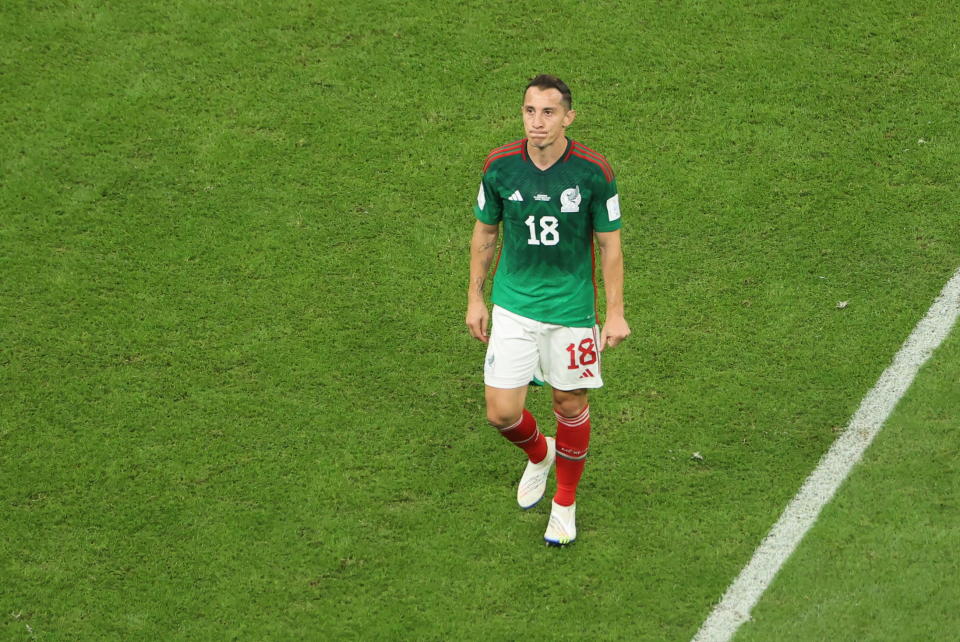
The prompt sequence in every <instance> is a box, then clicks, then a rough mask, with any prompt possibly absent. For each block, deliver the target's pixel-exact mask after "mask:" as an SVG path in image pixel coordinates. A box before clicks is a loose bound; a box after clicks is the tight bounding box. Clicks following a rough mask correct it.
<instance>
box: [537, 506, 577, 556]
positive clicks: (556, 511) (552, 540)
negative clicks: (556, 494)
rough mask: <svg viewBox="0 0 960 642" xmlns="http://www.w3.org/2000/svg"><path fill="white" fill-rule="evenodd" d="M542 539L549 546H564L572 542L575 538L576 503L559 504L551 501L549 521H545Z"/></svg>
mask: <svg viewBox="0 0 960 642" xmlns="http://www.w3.org/2000/svg"><path fill="white" fill-rule="evenodd" d="M543 539H544V540H546V542H547V544H548V545H550V546H566V545H567V544H573V543H574V541H576V539H577V505H576V503H573V504H570V505H569V506H561V505H560V504H558V503H557V502H553V508H552V509H551V511H550V521H549V522H548V523H547V532H546V533H544V534H543Z"/></svg>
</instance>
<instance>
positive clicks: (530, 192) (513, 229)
mask: <svg viewBox="0 0 960 642" xmlns="http://www.w3.org/2000/svg"><path fill="white" fill-rule="evenodd" d="M473 209H474V214H475V215H476V217H477V219H479V220H480V221H482V222H483V223H487V224H488V225H497V224H499V223H501V222H502V223H503V245H502V247H501V249H500V257H499V258H498V260H497V266H496V268H495V270H494V279H493V302H494V303H495V304H496V305H499V306H500V307H502V308H505V309H507V310H509V311H511V312H513V313H514V314H519V315H521V316H524V317H527V318H529V319H533V320H535V321H540V322H543V323H553V324H557V325H564V326H569V327H579V328H586V327H592V326H593V325H595V324H596V322H597V313H596V301H597V298H596V297H597V285H596V280H595V277H594V266H595V262H594V249H593V234H594V232H613V231H615V230H618V229H620V203H619V200H618V196H617V183H616V181H615V180H614V176H613V170H612V169H611V168H610V165H609V164H608V163H607V160H606V159H605V158H604V157H603V156H601V155H600V154H598V153H597V152H595V151H593V150H591V149H590V148H588V147H586V146H584V145H581V144H580V143H578V142H576V141H572V140H569V139H568V140H567V148H566V150H565V151H564V153H563V155H562V156H561V157H560V160H558V161H557V162H556V163H554V164H553V165H551V166H550V167H549V168H547V169H545V170H541V169H539V168H537V166H536V165H534V164H533V163H532V162H531V161H530V157H529V156H528V155H527V141H526V139H523V140H518V141H516V142H513V143H510V144H509V145H504V146H503V147H499V148H497V149H495V150H493V151H492V152H490V154H489V155H488V156H487V162H486V165H485V166H484V168H483V179H482V181H481V183H480V192H479V193H478V194H477V203H476V205H474V208H473Z"/></svg>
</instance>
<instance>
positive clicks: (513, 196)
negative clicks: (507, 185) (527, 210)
mask: <svg viewBox="0 0 960 642" xmlns="http://www.w3.org/2000/svg"><path fill="white" fill-rule="evenodd" d="M507 200H508V201H522V200H523V196H521V195H520V190H517V191H515V192H514V193H513V194H511V195H510V198H508V199H507Z"/></svg>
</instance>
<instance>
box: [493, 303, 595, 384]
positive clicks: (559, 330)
mask: <svg viewBox="0 0 960 642" xmlns="http://www.w3.org/2000/svg"><path fill="white" fill-rule="evenodd" d="M533 379H542V380H543V381H546V382H547V383H548V384H550V386H551V387H553V388H555V389H557V390H578V389H580V388H599V387H601V386H602V385H603V379H601V378H600V333H599V330H598V328H597V326H593V327H592V328H569V327H567V326H562V325H553V324H550V323H541V322H540V321H534V320H533V319H528V318H526V317H522V316H520V315H519V314H514V313H513V312H510V311H508V310H504V309H503V308H501V307H500V306H498V305H495V306H493V329H492V330H491V332H490V343H488V344H487V358H486V361H485V362H484V368H483V381H484V383H485V384H487V385H488V386H490V387H492V388H520V387H522V386H526V385H527V384H529V383H530V382H531V381H532V380H533Z"/></svg>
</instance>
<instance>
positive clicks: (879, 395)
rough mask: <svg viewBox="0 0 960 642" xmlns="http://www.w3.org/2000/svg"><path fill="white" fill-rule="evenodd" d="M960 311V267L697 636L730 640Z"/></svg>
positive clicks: (951, 326)
mask: <svg viewBox="0 0 960 642" xmlns="http://www.w3.org/2000/svg"><path fill="white" fill-rule="evenodd" d="M958 315H960V269H958V270H957V272H955V273H954V275H953V277H952V278H951V279H950V280H949V281H948V282H947V284H946V285H945V286H944V288H943V290H942V291H941V293H940V296H938V297H937V298H936V300H935V301H934V303H933V305H931V306H930V310H929V311H928V312H927V314H926V316H925V317H924V318H923V319H921V320H920V322H919V323H918V324H917V327H916V328H915V329H914V331H913V332H912V333H911V334H910V336H909V337H908V338H907V340H906V342H904V345H903V347H902V348H901V349H900V351H899V352H898V353H897V354H896V356H895V357H894V359H893V364H892V365H891V366H890V367H889V368H887V370H885V371H884V373H883V374H882V375H881V376H880V379H879V381H877V384H876V385H875V386H874V387H873V388H872V389H871V390H870V392H868V393H867V395H866V396H865V397H864V399H863V402H862V403H861V404H860V408H859V409H858V410H857V412H856V414H855V415H854V416H853V418H852V419H851V421H850V424H849V425H848V426H847V429H846V430H845V431H844V432H843V434H842V435H840V437H839V438H838V439H837V441H836V443H835V444H834V445H833V446H832V447H831V448H830V450H829V451H828V452H827V454H826V455H825V456H824V458H823V459H822V460H821V461H820V463H819V464H818V465H817V468H816V469H815V470H814V471H813V473H812V474H811V475H810V477H808V478H807V480H806V482H804V484H803V487H802V488H801V489H800V491H799V492H798V493H797V495H796V496H795V497H794V498H793V500H791V502H790V504H789V505H788V506H787V508H786V510H784V512H783V514H782V515H781V516H780V519H779V520H778V521H777V523H776V524H774V526H773V528H772V529H771V531H770V533H769V534H768V535H767V537H766V538H765V539H764V541H763V543H762V544H761V545H760V547H759V548H758V549H757V551H756V552H755V553H754V555H753V558H752V559H751V560H750V562H749V563H748V564H747V566H746V567H745V568H744V570H743V571H742V572H741V573H740V575H739V576H738V577H737V579H736V580H734V582H733V584H732V585H731V586H730V588H729V589H728V590H727V592H726V593H725V594H724V596H723V599H722V600H721V601H720V604H718V605H717V606H716V608H714V610H713V612H712V613H711V614H710V616H709V617H708V618H707V620H706V622H704V624H703V626H702V627H701V628H700V630H699V631H698V632H697V635H696V636H695V637H694V639H695V640H697V641H702V642H706V641H719V640H728V639H730V638H731V637H732V636H733V634H734V633H735V632H736V630H737V629H738V628H739V627H740V626H741V625H742V624H743V623H744V622H746V621H747V620H749V618H750V611H751V609H753V606H754V605H755V604H756V603H757V601H758V600H759V599H760V596H761V595H763V592H764V591H765V590H766V589H767V587H768V586H769V585H770V582H772V581H773V578H774V577H775V576H776V574H777V572H778V571H779V570H780V567H781V566H782V565H783V564H784V562H785V561H786V560H787V558H789V557H790V555H791V554H792V553H793V551H794V550H795V549H796V547H797V545H798V544H799V543H800V541H801V540H802V539H803V537H804V535H805V534H806V533H807V531H808V530H810V528H811V527H812V526H813V524H814V523H815V522H816V520H817V517H818V515H819V514H820V511H821V510H822V509H823V507H824V506H825V505H826V504H827V503H828V502H829V501H830V499H831V498H832V497H833V495H834V494H835V493H836V491H837V489H838V488H839V487H840V485H841V484H842V483H843V481H844V479H846V477H847V475H849V473H850V471H851V470H852V469H853V467H854V466H855V465H856V463H857V462H858V461H860V458H861V457H862V456H863V453H864V452H865V451H866V449H867V448H868V447H869V446H870V444H871V443H872V441H873V439H874V438H875V437H876V436H877V434H879V432H880V430H881V429H882V428H883V425H884V422H886V420H887V418H888V417H889V416H890V413H892V412H893V410H894V408H895V407H896V405H897V403H898V402H899V400H900V398H901V397H902V396H903V395H904V394H905V393H906V391H907V390H908V389H909V388H910V385H911V384H912V383H913V380H914V377H916V374H917V372H918V371H919V370H920V368H921V367H922V366H923V364H924V363H926V361H927V359H929V358H930V355H931V354H933V351H934V350H936V349H937V347H939V345H940V344H941V342H943V340H944V339H945V338H946V337H947V335H948V334H949V333H950V330H951V329H952V328H953V326H954V325H955V323H956V320H957V316H958Z"/></svg>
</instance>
